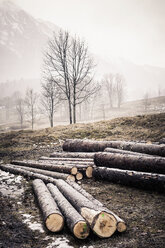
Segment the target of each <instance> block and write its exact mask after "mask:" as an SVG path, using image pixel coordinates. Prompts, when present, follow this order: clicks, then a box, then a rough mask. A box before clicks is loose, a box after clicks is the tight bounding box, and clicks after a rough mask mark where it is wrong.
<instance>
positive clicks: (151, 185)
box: [93, 167, 165, 192]
mask: <svg viewBox="0 0 165 248" xmlns="http://www.w3.org/2000/svg"><path fill="white" fill-rule="evenodd" d="M93 176H94V177H95V178H96V179H100V180H107V181H110V182H113V183H119V184H123V185H127V186H133V187H138V188H143V189H152V190H156V191H159V192H164V191H165V175H162V174H155V173H147V172H137V171H130V170H120V169H112V168H106V167H96V168H94V170H93Z"/></svg>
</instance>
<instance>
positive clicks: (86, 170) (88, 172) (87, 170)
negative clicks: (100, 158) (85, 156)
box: [77, 165, 93, 178]
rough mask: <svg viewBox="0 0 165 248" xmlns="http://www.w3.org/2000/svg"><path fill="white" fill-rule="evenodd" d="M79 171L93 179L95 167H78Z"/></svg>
mask: <svg viewBox="0 0 165 248" xmlns="http://www.w3.org/2000/svg"><path fill="white" fill-rule="evenodd" d="M77 169H78V171H80V172H81V173H82V174H83V175H84V176H85V177H87V178H91V177H92V172H93V166H87V167H85V166H83V165H82V166H80V165H79V166H77Z"/></svg>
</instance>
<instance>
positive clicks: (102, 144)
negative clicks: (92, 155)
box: [63, 139, 110, 152]
mask: <svg viewBox="0 0 165 248" xmlns="http://www.w3.org/2000/svg"><path fill="white" fill-rule="evenodd" d="M109 145H110V142H109V141H92V140H81V139H73V140H72V139H70V140H69V139H68V140H66V141H65V142H64V144H63V150H64V151H69V152H98V151H104V149H105V148H106V147H108V146H109Z"/></svg>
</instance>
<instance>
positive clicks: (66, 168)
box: [11, 160, 77, 175]
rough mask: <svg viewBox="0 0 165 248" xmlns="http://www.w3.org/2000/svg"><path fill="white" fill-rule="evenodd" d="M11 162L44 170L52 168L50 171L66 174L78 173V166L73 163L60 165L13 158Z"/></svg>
mask: <svg viewBox="0 0 165 248" xmlns="http://www.w3.org/2000/svg"><path fill="white" fill-rule="evenodd" d="M11 164H15V165H21V166H25V167H26V166H27V167H33V168H37V169H42V170H50V171H55V172H61V173H66V174H72V175H76V174H77V168H76V166H72V165H66V164H65V165H60V164H54V163H53V164H52V163H49V162H38V161H35V160H23V161H19V160H13V161H12V162H11Z"/></svg>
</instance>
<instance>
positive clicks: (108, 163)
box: [94, 152, 165, 174]
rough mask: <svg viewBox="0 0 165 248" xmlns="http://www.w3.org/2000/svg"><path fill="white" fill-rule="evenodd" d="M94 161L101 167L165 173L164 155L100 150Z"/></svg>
mask: <svg viewBox="0 0 165 248" xmlns="http://www.w3.org/2000/svg"><path fill="white" fill-rule="evenodd" d="M94 162H95V164H96V166H101V167H109V168H119V169H124V170H125V169H126V170H135V171H143V172H153V173H160V174H165V159H164V158H162V157H149V156H146V157H145V156H132V155H127V154H117V153H116V154H113V153H108V152H100V153H96V154H95V157H94Z"/></svg>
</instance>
